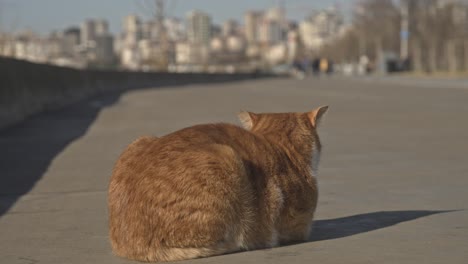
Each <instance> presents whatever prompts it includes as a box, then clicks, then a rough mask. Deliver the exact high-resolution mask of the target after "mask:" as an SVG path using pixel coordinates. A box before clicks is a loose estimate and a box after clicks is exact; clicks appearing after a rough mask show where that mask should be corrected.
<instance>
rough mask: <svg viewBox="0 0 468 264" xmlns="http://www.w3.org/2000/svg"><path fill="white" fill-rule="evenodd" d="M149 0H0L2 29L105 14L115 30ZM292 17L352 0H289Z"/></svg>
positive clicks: (225, 5)
mask: <svg viewBox="0 0 468 264" xmlns="http://www.w3.org/2000/svg"><path fill="white" fill-rule="evenodd" d="M142 1H145V0H0V30H7V31H15V30H20V29H24V28H29V29H32V30H34V31H37V32H40V33H47V32H49V31H51V30H57V29H63V28H66V27H68V26H72V25H79V24H80V23H81V22H82V21H83V20H84V19H86V18H104V19H106V20H108V21H109V23H110V28H111V31H112V32H118V31H120V30H121V27H122V26H121V24H122V19H123V17H124V16H126V15H128V14H132V13H133V14H141V15H145V10H144V9H143V8H142V7H141V2H142ZM146 1H150V0H146ZM166 2H167V7H168V13H169V15H173V16H176V17H180V18H184V17H185V15H186V14H187V12H188V11H190V10H193V9H198V10H202V11H205V12H207V13H210V14H211V15H212V17H213V20H214V22H215V23H221V22H222V21H224V20H226V19H228V18H235V19H237V20H242V18H243V13H244V12H245V11H246V10H249V9H265V8H268V7H270V6H273V5H275V4H276V3H278V1H274V0H167V1H166ZM285 2H286V7H287V13H288V17H290V18H294V19H296V20H299V19H301V18H302V17H304V15H306V14H307V13H309V12H310V11H311V10H312V9H320V8H324V7H328V6H331V5H333V4H335V3H340V2H341V5H340V6H341V7H342V9H343V10H344V11H346V10H348V9H349V5H350V3H351V2H353V1H351V0H347V1H346V0H342V1H337V0H315V1H313V0H286V1H285Z"/></svg>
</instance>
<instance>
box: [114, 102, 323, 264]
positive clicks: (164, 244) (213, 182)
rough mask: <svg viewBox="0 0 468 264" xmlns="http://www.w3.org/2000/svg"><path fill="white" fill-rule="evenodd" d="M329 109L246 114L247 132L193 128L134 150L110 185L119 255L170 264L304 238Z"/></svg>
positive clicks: (139, 144)
mask: <svg viewBox="0 0 468 264" xmlns="http://www.w3.org/2000/svg"><path fill="white" fill-rule="evenodd" d="M327 109H328V107H321V108H318V109H316V110H314V111H312V112H309V113H283V114H254V113H249V112H243V113H241V114H240V115H239V117H240V119H241V121H242V123H243V125H244V127H245V129H244V128H241V127H238V126H234V125H230V124H208V125H198V126H194V127H189V128H185V129H182V130H180V131H177V132H174V133H172V134H169V135H166V136H164V137H161V138H152V137H143V138H140V139H138V140H136V141H135V142H133V143H132V144H131V145H130V146H129V147H128V148H127V149H126V150H125V151H124V152H123V154H122V155H121V156H120V158H119V160H118V161H117V164H116V165H115V168H114V172H113V175H112V179H111V182H110V187H109V214H110V215H109V225H110V240H111V244H112V248H113V250H114V252H115V254H117V255H118V256H121V257H125V258H129V259H135V260H140V261H173V260H183V259H190V258H198V257H207V256H213V255H219V254H223V253H228V252H234V251H240V250H252V249H259V248H267V247H274V246H277V245H279V244H284V243H290V242H293V241H304V240H306V239H307V238H308V236H309V232H310V229H311V224H312V218H313V215H314V211H315V208H316V205H317V195H318V194H317V182H316V179H315V176H316V175H314V174H316V171H317V166H318V161H319V156H320V149H321V145H320V141H319V137H318V135H317V132H316V128H317V125H318V123H319V121H320V119H321V117H322V115H323V114H324V113H325V112H326V111H327Z"/></svg>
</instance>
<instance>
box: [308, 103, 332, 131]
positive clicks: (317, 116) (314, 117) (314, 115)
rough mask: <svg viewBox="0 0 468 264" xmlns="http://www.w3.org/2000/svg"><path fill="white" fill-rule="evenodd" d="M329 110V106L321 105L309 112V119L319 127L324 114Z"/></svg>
mask: <svg viewBox="0 0 468 264" xmlns="http://www.w3.org/2000/svg"><path fill="white" fill-rule="evenodd" d="M327 110H328V106H321V107H319V108H317V109H315V110H313V111H311V112H309V113H307V116H308V117H309V120H310V122H311V123H312V125H313V126H314V127H317V126H318V125H319V124H320V120H321V119H322V117H323V115H324V114H325V113H326V112H327Z"/></svg>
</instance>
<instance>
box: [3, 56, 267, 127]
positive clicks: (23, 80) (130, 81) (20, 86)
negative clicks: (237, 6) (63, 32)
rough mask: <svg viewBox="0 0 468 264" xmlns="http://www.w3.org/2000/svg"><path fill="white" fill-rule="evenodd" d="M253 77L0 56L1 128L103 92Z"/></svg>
mask: <svg viewBox="0 0 468 264" xmlns="http://www.w3.org/2000/svg"><path fill="white" fill-rule="evenodd" d="M254 77H258V75H254V74H205V73H144V72H127V71H96V70H76V69H71V68H63V67H57V66H52V65H43V64H35V63H30V62H27V61H21V60H15V59H10V58H2V57H0V128H4V127H6V126H8V125H11V124H14V123H16V122H19V121H21V120H23V119H24V118H26V117H28V116H30V115H32V114H35V113H39V112H42V111H45V110H53V109H58V108H60V107H63V106H66V105H70V104H72V103H75V102H77V101H79V100H82V99H85V98H88V97H91V96H94V95H98V94H100V93H103V92H108V91H123V90H127V89H137V88H145V87H157V86H168V85H187V84H193V83H213V82H226V81H237V80H244V79H250V78H254Z"/></svg>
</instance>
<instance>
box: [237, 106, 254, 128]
mask: <svg viewBox="0 0 468 264" xmlns="http://www.w3.org/2000/svg"><path fill="white" fill-rule="evenodd" d="M237 117H239V120H240V121H241V123H242V126H243V127H244V128H245V129H247V130H251V129H252V127H253V125H254V123H255V121H256V119H257V115H256V114H254V113H251V112H247V111H242V112H240V113H239V114H238V115H237Z"/></svg>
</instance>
